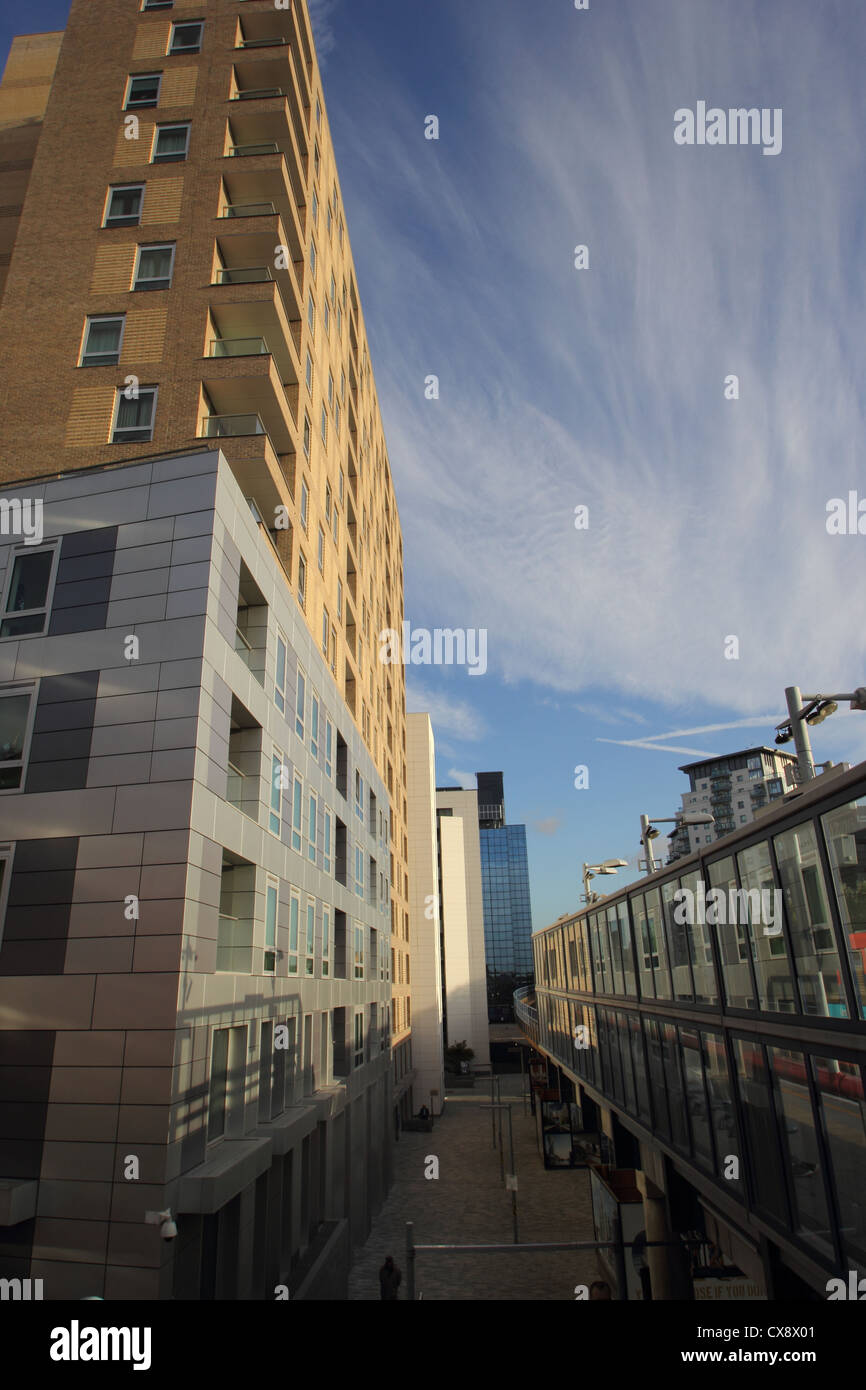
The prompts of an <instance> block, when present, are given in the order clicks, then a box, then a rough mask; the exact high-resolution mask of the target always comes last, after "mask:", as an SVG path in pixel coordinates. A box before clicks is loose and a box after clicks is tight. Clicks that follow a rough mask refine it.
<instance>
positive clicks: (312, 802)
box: [306, 788, 319, 864]
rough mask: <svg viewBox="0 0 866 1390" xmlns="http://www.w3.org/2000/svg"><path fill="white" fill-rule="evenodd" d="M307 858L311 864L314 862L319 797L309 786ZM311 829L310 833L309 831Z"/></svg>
mask: <svg viewBox="0 0 866 1390" xmlns="http://www.w3.org/2000/svg"><path fill="white" fill-rule="evenodd" d="M306 822H307V858H308V859H309V861H310V863H311V864H315V862H316V850H317V848H318V843H319V835H318V829H319V798H318V796H317V795H316V793H315V792H314V791H312V790H311V789H310V788H308V789H307V807H306ZM311 831H312V833H310V832H311Z"/></svg>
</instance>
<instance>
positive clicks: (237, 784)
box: [226, 629, 249, 810]
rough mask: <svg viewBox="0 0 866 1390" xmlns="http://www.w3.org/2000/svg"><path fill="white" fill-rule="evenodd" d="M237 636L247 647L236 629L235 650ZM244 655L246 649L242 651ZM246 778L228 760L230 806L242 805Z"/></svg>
mask: <svg viewBox="0 0 866 1390" xmlns="http://www.w3.org/2000/svg"><path fill="white" fill-rule="evenodd" d="M238 637H241V638H242V639H243V644H244V646H245V647H249V643H248V642H247V639H246V638H245V637H244V636H243V633H241V632H240V630H239V629H238V632H237V635H236V637H235V651H237V650H238V640H237V639H238ZM244 656H245V657H246V651H245V652H244ZM246 780H247V777H246V773H244V772H241V770H240V768H239V767H236V766H235V764H234V763H232V762H230V763H229V771H228V782H227V785H226V801H228V802H230V803H231V805H232V806H236V807H237V808H238V810H241V809H242V806H243V801H244V783H245V782H246Z"/></svg>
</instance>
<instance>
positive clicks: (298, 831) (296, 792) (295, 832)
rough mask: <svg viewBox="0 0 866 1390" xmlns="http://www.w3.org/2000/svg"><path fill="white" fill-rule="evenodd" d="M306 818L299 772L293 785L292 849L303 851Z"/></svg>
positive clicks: (297, 851)
mask: <svg viewBox="0 0 866 1390" xmlns="http://www.w3.org/2000/svg"><path fill="white" fill-rule="evenodd" d="M303 818H304V786H303V783H302V782H301V779H300V777H298V775H297V773H296V774H295V780H294V785H293V787H292V849H293V850H294V851H295V852H296V853H297V854H300V853H301V836H302V833H303Z"/></svg>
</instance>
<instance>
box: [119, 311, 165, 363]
mask: <svg viewBox="0 0 866 1390" xmlns="http://www.w3.org/2000/svg"><path fill="white" fill-rule="evenodd" d="M167 313H168V311H167V310H166V309H164V308H157V309H131V310H130V311H129V313H128V314H127V316H126V327H125V329H124V334H123V348H122V350H121V354H120V360H121V363H124V362H161V361H162V358H163V353H164V351H165V326H166V321H167Z"/></svg>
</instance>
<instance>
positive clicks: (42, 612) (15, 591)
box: [0, 546, 57, 753]
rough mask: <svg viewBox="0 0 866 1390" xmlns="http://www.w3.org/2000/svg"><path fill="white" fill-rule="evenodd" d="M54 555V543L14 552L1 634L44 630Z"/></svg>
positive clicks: (10, 634)
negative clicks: (39, 547) (36, 548)
mask: <svg viewBox="0 0 866 1390" xmlns="http://www.w3.org/2000/svg"><path fill="white" fill-rule="evenodd" d="M56 554H57V549H56V547H54V546H46V547H44V548H41V549H39V550H34V549H33V547H32V546H27V547H26V549H23V550H18V551H15V552H13V555H14V559H13V562H12V565H11V567H10V572H9V583H8V588H7V591H6V602H5V604H4V606H3V618H2V622H0V637H20V636H23V635H24V634H25V633H41V632H44V630H45V623H46V619H47V617H48V596H49V593H50V592H51V580H52V577H53V573H54V557H55V555H56ZM2 750H3V744H2V742H0V753H2Z"/></svg>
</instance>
